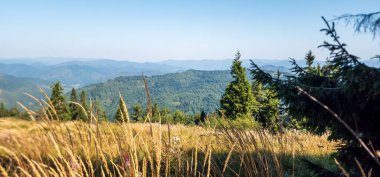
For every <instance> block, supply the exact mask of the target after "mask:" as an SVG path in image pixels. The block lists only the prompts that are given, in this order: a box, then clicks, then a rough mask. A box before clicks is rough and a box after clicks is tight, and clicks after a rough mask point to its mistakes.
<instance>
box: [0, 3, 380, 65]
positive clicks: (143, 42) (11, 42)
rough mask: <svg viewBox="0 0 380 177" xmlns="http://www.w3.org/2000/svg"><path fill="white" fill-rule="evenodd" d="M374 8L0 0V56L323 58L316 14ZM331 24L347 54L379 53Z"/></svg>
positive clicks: (366, 40)
mask: <svg viewBox="0 0 380 177" xmlns="http://www.w3.org/2000/svg"><path fill="white" fill-rule="evenodd" d="M379 10H380V1H379V0H313V1H311V0H307V1H306V0H286V1H285V0H266V1H264V0H260V1H259V0H247V1H239V0H130V1H127V0H119V1H116V0H33V1H31V0H0V58H17V57H81V58H113V59H120V60H131V61H158V60H165V59H226V58H233V57H234V55H235V52H236V51H237V50H240V52H241V53H242V56H243V58H259V59H287V58H288V57H294V58H303V57H304V55H305V53H306V52H307V51H308V50H309V49H311V50H312V51H314V52H315V53H316V55H317V58H326V56H327V55H328V51H327V50H323V49H318V48H317V46H318V45H320V44H321V43H322V42H323V41H324V40H330V39H329V38H328V37H327V36H325V35H324V34H323V33H322V32H320V31H319V30H320V29H321V28H323V27H325V25H324V23H323V21H322V20H321V18H320V17H321V16H325V17H326V18H327V19H332V18H334V17H337V16H339V15H342V14H346V13H352V14H356V13H369V12H374V11H379ZM337 30H338V33H339V35H340V36H341V39H342V41H343V42H345V43H347V44H348V49H349V50H350V52H351V53H353V54H356V55H358V56H360V57H361V58H370V57H372V56H374V55H376V54H380V38H375V39H373V38H372V35H371V34H356V33H355V32H354V30H353V28H352V27H351V26H346V25H345V24H344V23H340V24H339V25H338V26H337Z"/></svg>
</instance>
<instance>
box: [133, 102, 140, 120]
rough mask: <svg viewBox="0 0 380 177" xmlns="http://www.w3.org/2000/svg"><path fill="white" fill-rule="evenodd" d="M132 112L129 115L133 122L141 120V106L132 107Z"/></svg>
mask: <svg viewBox="0 0 380 177" xmlns="http://www.w3.org/2000/svg"><path fill="white" fill-rule="evenodd" d="M132 110H133V112H132V115H131V118H132V120H133V121H136V122H137V121H139V120H140V119H141V115H142V108H141V105H140V104H135V105H134V106H133V109H132Z"/></svg>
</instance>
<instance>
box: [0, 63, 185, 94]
mask: <svg viewBox="0 0 380 177" xmlns="http://www.w3.org/2000/svg"><path fill="white" fill-rule="evenodd" d="M17 61H18V60H15V62H14V63H11V62H10V61H8V60H5V61H4V62H2V61H0V73H1V74H7V75H12V76H16V77H30V78H37V79H41V80H45V81H57V80H59V81H61V82H62V83H63V84H65V85H66V87H68V88H71V87H82V86H85V85H88V84H93V83H99V82H104V81H106V80H107V79H111V78H115V77H118V76H133V75H140V74H141V73H144V74H145V75H158V74H165V73H170V72H177V71H180V70H181V68H179V67H172V66H167V65H164V64H158V63H137V62H129V61H115V60H106V59H102V60H89V61H67V62H63V63H54V64H43V63H40V62H37V61H36V62H35V63H32V62H29V63H26V62H25V63H18V62H17ZM1 62H2V63H1ZM182 70H183V69H182Z"/></svg>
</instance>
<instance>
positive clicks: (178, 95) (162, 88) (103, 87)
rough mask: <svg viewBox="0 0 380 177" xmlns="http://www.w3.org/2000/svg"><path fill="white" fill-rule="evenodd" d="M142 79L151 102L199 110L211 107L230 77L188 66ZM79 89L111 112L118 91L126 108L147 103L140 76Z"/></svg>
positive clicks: (168, 106) (217, 104) (212, 107)
mask: <svg viewBox="0 0 380 177" xmlns="http://www.w3.org/2000/svg"><path fill="white" fill-rule="evenodd" d="M146 80H147V83H148V87H149V90H150V93H151V96H152V99H153V102H157V103H158V104H159V105H160V107H166V108H169V109H172V110H174V109H180V110H182V111H184V112H188V113H195V112H199V111H201V110H205V111H214V110H215V109H216V108H217V107H218V106H219V99H220V97H221V95H222V93H223V92H224V89H225V87H226V85H227V84H228V83H229V82H230V81H231V80H232V77H231V76H230V72H229V71H198V70H188V71H184V72H179V73H171V74H165V75H159V76H148V77H146ZM81 90H84V91H86V92H87V93H88V94H89V97H90V98H92V99H96V100H98V101H100V102H101V103H102V104H103V106H104V107H105V109H106V110H107V111H108V114H109V115H111V116H113V115H114V113H115V112H116V108H117V104H118V101H119V94H118V93H119V92H120V93H121V94H122V95H123V96H124V97H125V100H126V102H127V104H128V107H130V108H131V107H132V106H133V105H134V104H136V103H139V104H142V105H143V106H146V104H147V98H146V95H145V90H144V84H143V80H142V77H141V76H127V77H125V76H123V77H117V78H115V79H111V80H108V81H107V82H105V83H100V84H93V85H90V86H87V87H84V88H82V89H81Z"/></svg>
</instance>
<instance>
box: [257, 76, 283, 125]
mask: <svg viewBox="0 0 380 177" xmlns="http://www.w3.org/2000/svg"><path fill="white" fill-rule="evenodd" d="M252 92H253V95H254V96H255V98H256V101H257V103H258V104H257V105H256V106H255V107H254V108H255V109H254V110H253V115H254V117H255V119H256V120H257V121H258V122H260V123H261V125H262V126H263V127H265V128H268V129H270V130H273V131H277V130H279V128H280V123H281V121H280V115H279V113H280V112H279V106H280V100H279V99H278V98H277V93H276V91H275V90H273V89H270V88H268V87H265V86H263V84H262V83H260V82H258V81H253V82H252Z"/></svg>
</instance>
